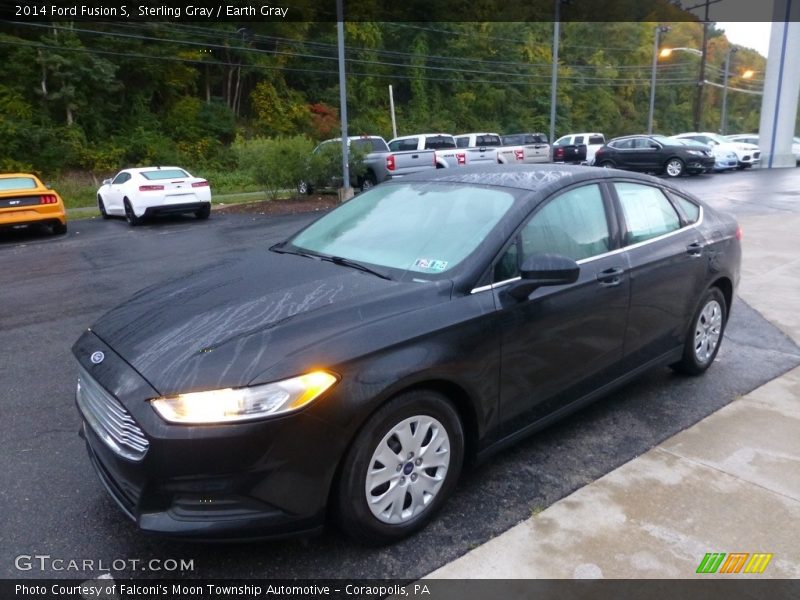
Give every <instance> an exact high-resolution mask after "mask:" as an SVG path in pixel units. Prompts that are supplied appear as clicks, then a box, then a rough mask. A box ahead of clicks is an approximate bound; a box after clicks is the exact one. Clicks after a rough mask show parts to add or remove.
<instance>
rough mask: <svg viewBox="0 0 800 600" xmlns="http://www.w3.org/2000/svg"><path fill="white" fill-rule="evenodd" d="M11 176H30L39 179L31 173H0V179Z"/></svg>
mask: <svg viewBox="0 0 800 600" xmlns="http://www.w3.org/2000/svg"><path fill="white" fill-rule="evenodd" d="M13 177H30V178H32V179H36V180H38V179H39V178H38V177H37V176H36V175H34V174H33V173H0V179H11V178H13Z"/></svg>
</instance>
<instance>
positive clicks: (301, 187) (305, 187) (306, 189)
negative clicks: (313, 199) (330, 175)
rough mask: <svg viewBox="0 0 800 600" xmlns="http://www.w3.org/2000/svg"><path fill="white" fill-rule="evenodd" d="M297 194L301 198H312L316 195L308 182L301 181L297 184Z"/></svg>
mask: <svg viewBox="0 0 800 600" xmlns="http://www.w3.org/2000/svg"><path fill="white" fill-rule="evenodd" d="M297 193H298V194H300V195H301V196H310V195H311V194H313V193H314V188H313V187H312V186H311V184H310V183H308V182H307V181H301V182H300V183H298V184H297Z"/></svg>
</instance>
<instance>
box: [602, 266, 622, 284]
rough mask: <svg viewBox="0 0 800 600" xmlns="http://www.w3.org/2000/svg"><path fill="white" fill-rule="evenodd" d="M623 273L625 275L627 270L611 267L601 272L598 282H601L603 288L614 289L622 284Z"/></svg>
mask: <svg viewBox="0 0 800 600" xmlns="http://www.w3.org/2000/svg"><path fill="white" fill-rule="evenodd" d="M623 273H625V269H623V268H621V267H611V268H610V269H606V270H605V271H600V272H599V273H598V274H597V281H599V282H600V285H602V286H603V287H614V286H616V285H619V284H620V283H622V275H623Z"/></svg>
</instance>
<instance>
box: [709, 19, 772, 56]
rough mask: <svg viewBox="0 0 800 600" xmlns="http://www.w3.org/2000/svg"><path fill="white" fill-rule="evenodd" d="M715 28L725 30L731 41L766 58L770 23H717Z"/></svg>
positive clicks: (770, 28)
mask: <svg viewBox="0 0 800 600" xmlns="http://www.w3.org/2000/svg"><path fill="white" fill-rule="evenodd" d="M717 28H719V29H724V30H725V35H726V36H727V37H728V40H729V41H730V42H731V43H733V44H736V45H738V46H744V47H745V48H752V49H753V50H756V51H757V52H758V53H759V54H761V56H763V57H765V58H766V56H767V53H768V51H769V36H770V31H771V30H772V23H766V22H761V23H717Z"/></svg>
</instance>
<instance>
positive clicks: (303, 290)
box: [92, 251, 451, 395]
mask: <svg viewBox="0 0 800 600" xmlns="http://www.w3.org/2000/svg"><path fill="white" fill-rule="evenodd" d="M443 284H446V285H443ZM445 288H446V289H447V290H448V291H447V293H446V294H445V293H444V290H445ZM450 288H451V284H450V282H441V283H438V284H434V283H402V282H396V281H388V280H385V279H381V278H379V277H376V276H374V275H372V274H369V273H364V272H362V271H358V270H355V269H352V268H349V267H345V266H340V265H335V264H333V263H330V262H327V261H320V260H317V259H312V258H306V257H301V256H296V255H289V254H277V253H274V252H268V251H259V252H255V253H253V254H252V255H250V256H248V257H247V258H246V259H245V260H242V261H240V262H237V263H236V264H232V265H231V264H227V265H220V266H219V267H217V268H214V269H211V270H208V271H205V272H202V273H194V274H188V275H186V276H184V277H182V278H180V279H177V280H174V281H171V282H168V283H165V284H161V285H156V286H152V287H150V288H147V289H145V290H142V291H140V292H139V293H137V294H136V295H135V296H134V297H133V298H131V299H130V300H128V301H127V302H125V303H124V304H121V305H120V306H118V307H116V308H114V309H112V310H111V311H110V312H108V313H107V314H105V315H104V316H103V317H102V318H101V319H100V320H99V321H98V322H97V323H96V324H95V325H94V326H93V327H92V331H93V332H94V333H95V334H96V335H97V336H98V337H99V338H100V339H101V340H102V341H103V342H105V343H106V344H108V345H109V346H110V347H111V348H113V349H114V351H115V352H116V353H117V354H119V355H120V356H121V357H122V358H123V359H124V360H125V361H126V362H127V363H128V364H130V365H131V366H132V367H133V368H134V369H136V370H137V371H138V372H139V374H141V375H142V376H143V377H144V378H145V379H146V380H147V381H148V382H149V383H150V384H151V385H152V386H153V387H154V388H155V389H156V390H157V391H158V392H159V393H161V394H163V395H169V394H176V393H182V392H187V391H193V390H206V389H218V388H225V387H240V386H243V385H247V384H248V383H250V382H251V381H253V379H254V378H256V377H257V376H258V374H259V373H262V372H263V371H264V370H266V369H267V368H269V367H270V366H272V365H274V364H275V363H277V362H279V361H280V360H282V359H283V358H284V357H286V356H287V355H290V354H296V353H298V352H300V351H302V350H303V348H308V347H309V346H313V345H315V344H318V343H319V342H321V341H327V340H330V339H331V338H335V337H336V335H337V334H339V333H342V332H344V331H349V330H353V329H354V328H356V327H358V326H359V325H362V324H365V323H368V322H372V321H374V320H376V319H381V318H385V317H386V316H388V315H390V314H391V315H396V314H397V313H399V312H403V311H406V310H414V309H416V308H419V307H420V306H423V305H425V304H430V303H434V302H442V301H443V298H444V297H446V298H449V289H450ZM328 343H330V342H329V341H328ZM288 375H290V374H287V376H288Z"/></svg>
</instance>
